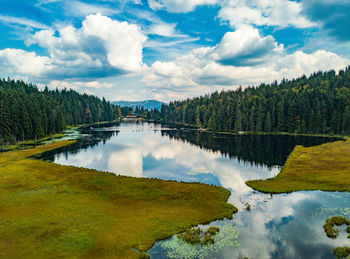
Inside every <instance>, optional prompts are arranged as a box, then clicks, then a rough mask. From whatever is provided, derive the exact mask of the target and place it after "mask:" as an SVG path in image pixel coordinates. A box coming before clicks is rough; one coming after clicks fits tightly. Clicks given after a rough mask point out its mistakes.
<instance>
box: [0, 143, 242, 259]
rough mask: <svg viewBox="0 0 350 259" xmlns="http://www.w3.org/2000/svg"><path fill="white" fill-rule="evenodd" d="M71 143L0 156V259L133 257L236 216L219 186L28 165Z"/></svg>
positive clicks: (73, 168) (53, 166) (53, 144)
mask: <svg viewBox="0 0 350 259" xmlns="http://www.w3.org/2000/svg"><path fill="white" fill-rule="evenodd" d="M73 142H74V141H61V142H56V143H52V144H48V145H44V146H37V147H35V148H32V149H26V150H19V151H11V152H4V153H0V257H5V258H60V257H69V258H138V256H139V253H138V252H137V251H136V250H134V249H132V248H136V249H137V250H139V251H141V252H145V251H147V250H148V249H149V248H150V247H151V246H152V245H153V244H154V242H155V241H156V240H158V239H163V238H166V237H169V236H171V235H173V234H175V233H179V232H181V231H184V230H186V229H188V228H189V227H191V226H193V225H196V224H199V223H207V222H210V221H213V220H215V219H220V218H224V217H231V216H232V214H233V213H234V212H235V211H236V208H234V207H233V206H231V205H229V204H227V203H226V201H227V199H228V197H229V195H230V192H229V191H228V190H226V189H224V188H221V187H213V186H209V185H205V184H198V183H179V182H171V181H162V180H157V179H146V178H131V177H125V176H116V175H114V174H112V173H105V172H99V171H95V170H88V169H84V168H77V167H70V166H62V165H57V164H53V163H49V162H46V161H40V160H35V159H31V158H30V156H33V155H35V154H38V153H42V152H45V151H48V150H52V149H55V148H59V147H62V146H64V145H69V144H71V143H73ZM126 159H127V158H126Z"/></svg>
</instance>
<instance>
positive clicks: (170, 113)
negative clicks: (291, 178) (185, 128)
mask: <svg viewBox="0 0 350 259" xmlns="http://www.w3.org/2000/svg"><path fill="white" fill-rule="evenodd" d="M160 117H161V119H160V120H161V121H162V122H166V123H180V124H188V125H194V126H197V127H201V128H207V129H209V130H211V131H216V132H220V131H225V132H230V131H232V132H240V131H244V132H289V133H299V134H301V133H309V134H342V135H348V134H350V66H349V67H347V68H346V69H345V70H341V71H339V73H338V74H337V73H336V72H335V71H334V70H330V71H327V72H321V71H319V72H315V73H313V74H312V75H310V76H309V77H306V76H305V75H303V76H302V77H300V78H297V79H293V80H287V79H283V80H282V81H281V82H280V83H277V81H275V82H273V83H272V84H260V86H258V87H252V86H250V87H247V88H245V89H243V88H242V87H240V88H239V89H238V90H236V91H222V92H220V93H219V92H215V93H213V94H210V95H205V96H201V97H196V98H191V99H187V100H183V101H173V102H170V103H169V105H163V106H162V109H161V114H160Z"/></svg>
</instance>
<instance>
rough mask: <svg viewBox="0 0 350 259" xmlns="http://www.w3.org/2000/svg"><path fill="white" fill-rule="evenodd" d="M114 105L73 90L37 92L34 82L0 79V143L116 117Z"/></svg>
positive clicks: (48, 133)
mask: <svg viewBox="0 0 350 259" xmlns="http://www.w3.org/2000/svg"><path fill="white" fill-rule="evenodd" d="M117 108H118V107H117V106H115V105H112V104H111V103H110V102H108V101H106V100H105V99H104V98H103V99H102V100H101V99H99V98H97V97H95V96H91V95H87V94H79V93H78V92H76V91H73V90H67V89H63V90H58V89H56V90H49V89H48V88H47V87H46V88H45V89H44V90H42V91H40V90H39V89H38V88H37V87H36V86H35V85H33V84H27V83H24V82H23V81H19V80H18V81H15V80H10V79H9V78H8V79H0V144H8V143H13V142H15V141H22V140H27V139H37V138H41V137H44V136H47V135H51V134H54V133H58V132H61V131H62V130H64V129H66V126H67V125H71V126H73V125H79V124H86V123H95V122H99V121H111V120H115V119H116V118H117V113H118V112H117Z"/></svg>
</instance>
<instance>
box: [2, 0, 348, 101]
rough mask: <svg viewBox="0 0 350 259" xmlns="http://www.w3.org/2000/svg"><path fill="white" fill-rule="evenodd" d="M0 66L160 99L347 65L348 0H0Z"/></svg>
mask: <svg viewBox="0 0 350 259" xmlns="http://www.w3.org/2000/svg"><path fill="white" fill-rule="evenodd" d="M0 32H1V37H0V76H1V77H8V76H10V77H12V78H16V79H23V80H25V81H29V82H33V83H36V84H38V86H39V87H43V86H45V85H48V86H49V87H51V88H56V87H57V88H63V87H66V88H72V89H75V90H77V91H79V92H86V93H89V94H95V95H98V96H100V97H102V96H103V97H106V99H108V100H111V101H113V100H143V99H158V100H161V101H169V100H174V99H184V98H187V97H192V96H197V95H202V94H206V93H210V92H212V91H215V90H219V91H220V90H222V89H235V88H236V87H237V86H239V85H256V84H259V83H261V82H267V83H269V82H272V81H273V80H276V79H277V80H280V79H282V78H284V77H285V78H293V77H297V76H301V75H303V74H306V75H308V74H310V73H312V72H314V71H318V70H328V69H335V70H339V69H341V68H345V67H346V66H348V65H350V1H349V0H301V1H297V0H296V1H289V0H95V1H92V0H23V1H13V0H0Z"/></svg>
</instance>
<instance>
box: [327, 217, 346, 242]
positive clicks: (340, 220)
mask: <svg viewBox="0 0 350 259" xmlns="http://www.w3.org/2000/svg"><path fill="white" fill-rule="evenodd" d="M341 225H347V226H348V227H347V228H346V230H347V232H348V233H349V234H350V227H349V225H350V221H349V220H348V219H346V218H344V217H342V216H334V217H331V218H328V219H327V220H326V224H324V225H323V228H324V230H325V231H326V234H327V236H328V237H330V238H336V237H337V236H338V232H339V231H338V229H335V228H334V226H341Z"/></svg>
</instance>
